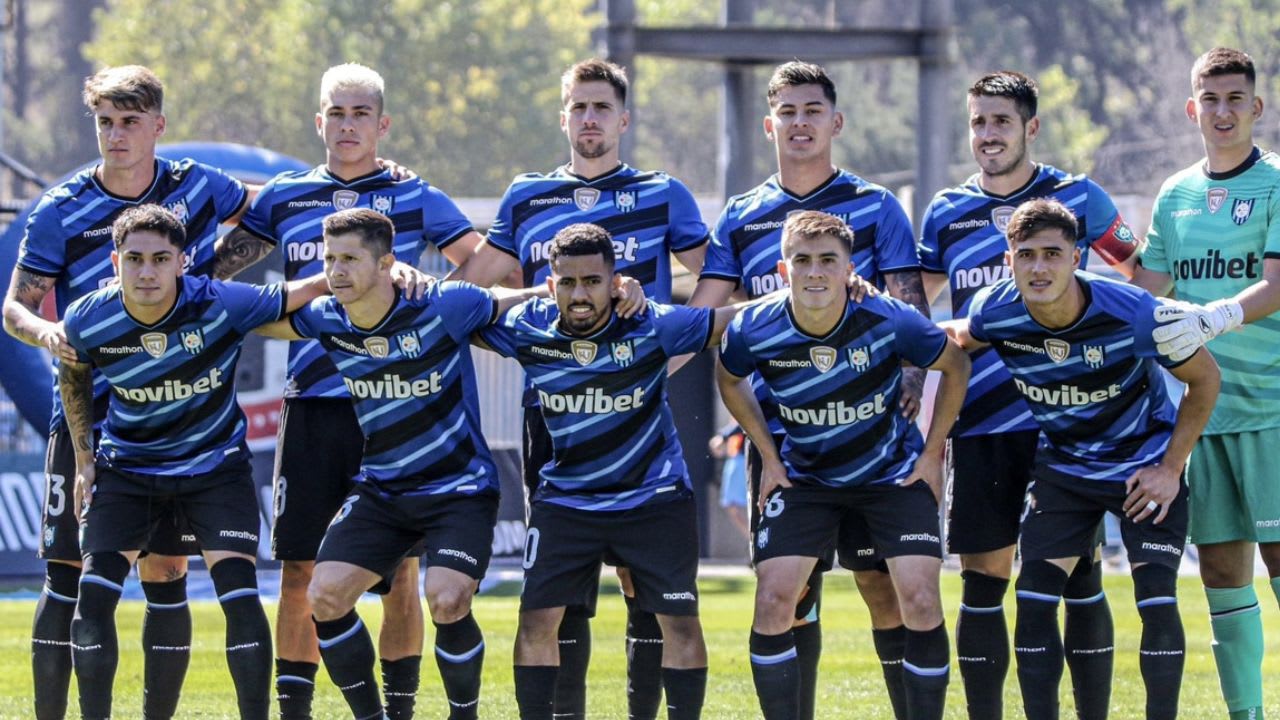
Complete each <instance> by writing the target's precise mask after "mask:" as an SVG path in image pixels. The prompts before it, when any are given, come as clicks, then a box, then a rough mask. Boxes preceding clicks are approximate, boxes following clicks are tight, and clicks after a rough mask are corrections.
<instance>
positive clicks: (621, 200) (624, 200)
mask: <svg viewBox="0 0 1280 720" xmlns="http://www.w3.org/2000/svg"><path fill="white" fill-rule="evenodd" d="M613 206H614V207H615V208H617V209H618V212H631V211H632V210H635V209H636V191H635V190H619V191H617V192H615V193H614V194H613Z"/></svg>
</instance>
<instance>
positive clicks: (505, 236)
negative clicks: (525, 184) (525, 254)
mask: <svg viewBox="0 0 1280 720" xmlns="http://www.w3.org/2000/svg"><path fill="white" fill-rule="evenodd" d="M513 188H515V183H514V182H513V183H512V184H511V187H508V188H507V191H506V192H505V193H503V195H502V202H501V203H499V204H498V216H497V217H495V218H494V219H493V224H492V225H490V226H489V233H488V234H487V235H486V236H485V239H486V240H488V241H489V244H490V245H492V246H493V247H495V248H497V249H499V250H501V251H502V252H504V253H506V254H508V255H510V256H511V257H513V258H515V259H516V260H519V259H520V249H519V248H517V247H516V238H515V232H516V229H515V225H514V224H513V223H512V211H511V206H512V205H513V204H514V203H515V200H514V199H513V197H512V189H513Z"/></svg>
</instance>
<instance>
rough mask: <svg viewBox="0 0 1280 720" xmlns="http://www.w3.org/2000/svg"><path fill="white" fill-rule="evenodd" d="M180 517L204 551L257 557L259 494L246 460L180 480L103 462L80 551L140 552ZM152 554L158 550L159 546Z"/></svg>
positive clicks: (182, 476)
mask: <svg viewBox="0 0 1280 720" xmlns="http://www.w3.org/2000/svg"><path fill="white" fill-rule="evenodd" d="M243 455H244V453H242V456H243ZM175 514H180V516H181V517H183V518H184V519H185V520H186V521H187V522H188V523H189V524H190V525H191V529H192V531H193V532H194V534H195V537H196V542H198V543H199V546H200V547H201V548H203V549H204V550H206V551H209V550H225V551H229V552H238V553H244V554H246V555H250V556H254V557H256V556H257V553H258V527H259V519H258V493H257V488H256V486H255V485H254V482H253V470H252V467H251V466H250V464H249V461H248V459H247V458H246V459H242V460H237V461H234V462H232V463H230V464H228V465H225V466H223V467H220V468H218V469H217V470H214V471H213V472H209V473H204V474H201V475H181V476H164V475H145V474H142V473H137V472H131V471H129V470H123V469H120V468H113V467H109V466H107V465H104V464H103V463H98V464H97V477H96V479H95V480H94V483H93V502H92V503H91V504H90V505H89V512H88V513H87V514H86V516H85V522H84V528H83V533H84V534H83V535H82V536H81V539H80V548H81V552H83V553H84V554H85V555H86V556H88V555H89V554H90V553H96V552H113V551H115V552H127V551H130V550H141V549H143V548H145V547H148V546H147V541H148V539H149V538H151V537H152V535H153V533H154V532H155V531H156V529H157V528H158V527H159V526H161V525H163V524H164V522H165V519H166V518H172V517H173V516H174V515H175ZM151 551H152V552H158V550H156V549H155V548H154V547H152V548H151Z"/></svg>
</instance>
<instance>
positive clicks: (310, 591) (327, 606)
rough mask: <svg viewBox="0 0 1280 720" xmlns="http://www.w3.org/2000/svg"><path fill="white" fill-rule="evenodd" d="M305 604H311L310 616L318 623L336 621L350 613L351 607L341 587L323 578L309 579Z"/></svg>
mask: <svg viewBox="0 0 1280 720" xmlns="http://www.w3.org/2000/svg"><path fill="white" fill-rule="evenodd" d="M307 602H309V603H311V614H312V615H315V618H316V619H317V620H320V621H327V620H336V619H338V618H340V617H342V616H343V615H346V614H347V613H348V612H350V611H351V607H352V605H351V603H350V602H348V601H347V599H346V598H345V597H344V593H343V592H342V588H341V586H340V585H338V584H337V583H332V582H329V581H327V580H326V579H325V578H324V577H313V578H312V579H311V584H310V585H308V586H307Z"/></svg>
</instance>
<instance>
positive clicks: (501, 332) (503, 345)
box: [478, 300, 537, 358]
mask: <svg viewBox="0 0 1280 720" xmlns="http://www.w3.org/2000/svg"><path fill="white" fill-rule="evenodd" d="M533 302H537V301H536V300H528V301H526V302H524V303H522V304H520V305H517V306H515V307H513V308H511V309H510V310H507V311H506V312H505V313H503V314H502V315H500V316H498V320H497V322H495V323H493V324H492V325H488V326H486V327H483V328H481V329H480V332H479V333H478V334H479V335H480V339H481V340H484V341H485V343H486V344H488V346H489V347H490V348H492V349H493V351H494V352H496V353H498V354H499V355H501V356H503V357H509V358H513V357H516V351H517V349H518V347H517V346H518V344H519V334H520V331H519V330H517V329H516V328H517V326H518V324H519V323H520V319H521V318H522V317H523V316H524V313H525V310H526V309H527V308H528V306H529V303H533Z"/></svg>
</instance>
